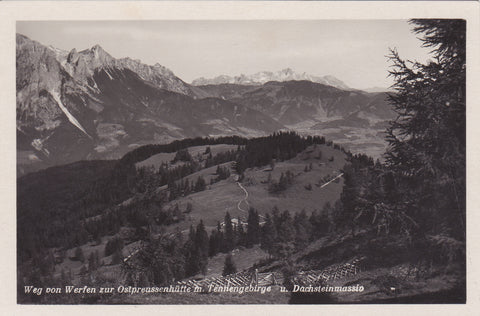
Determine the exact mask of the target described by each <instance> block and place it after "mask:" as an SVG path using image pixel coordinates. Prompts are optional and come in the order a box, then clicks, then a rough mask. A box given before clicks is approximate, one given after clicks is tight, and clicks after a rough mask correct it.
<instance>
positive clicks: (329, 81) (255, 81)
mask: <svg viewBox="0 0 480 316" xmlns="http://www.w3.org/2000/svg"><path fill="white" fill-rule="evenodd" d="M292 80H296V81H304V80H306V81H311V82H316V83H321V84H324V85H328V86H332V87H336V88H339V89H343V90H352V89H351V88H350V87H348V86H347V85H346V84H345V83H343V82H342V81H341V80H339V79H337V78H335V77H334V76H330V75H328V76H323V77H320V76H313V75H309V74H307V73H305V72H303V73H297V72H295V71H293V70H292V69H290V68H285V69H283V70H280V71H277V72H272V71H262V72H257V73H255V74H253V75H248V76H247V75H244V74H241V75H239V76H234V77H232V76H228V75H220V76H218V77H215V78H212V79H206V78H203V77H202V78H198V79H195V80H193V81H192V85H194V86H204V85H217V84H224V83H231V84H241V85H262V84H264V83H267V82H269V81H280V82H283V81H292Z"/></svg>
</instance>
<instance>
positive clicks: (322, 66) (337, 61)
mask: <svg viewBox="0 0 480 316" xmlns="http://www.w3.org/2000/svg"><path fill="white" fill-rule="evenodd" d="M410 30H411V26H410V25H409V24H408V23H407V21H405V20H366V21H364V20H343V21H341V20H330V21H329V20H318V21H295V20H292V21H287V20H271V21H135V22H123V21H122V22H109V21H99V22H96V21H85V22H83V21H81V22H71V21H69V22H37V21H35V22H17V32H19V33H21V34H24V35H26V36H28V37H30V38H31V39H33V40H36V41H38V42H40V43H42V44H45V45H52V46H54V47H58V48H61V49H65V50H71V49H72V48H76V49H77V50H83V49H86V48H90V47H92V46H94V45H95V44H99V45H100V46H102V47H103V48H104V49H105V50H106V51H107V52H108V53H110V54H111V55H112V56H113V57H115V58H121V57H127V56H128V57H131V58H134V59H140V60H141V61H142V62H144V63H146V64H151V65H153V64H155V63H157V62H158V63H160V64H161V65H163V66H165V67H167V68H169V69H170V70H172V71H173V72H174V73H175V74H176V75H177V76H178V77H180V78H181V79H183V80H184V81H186V82H191V81H192V80H193V79H196V78H198V77H207V78H210V77H214V76H217V75H221V74H227V75H239V74H242V73H243V74H247V75H248V74H252V73H255V72H259V71H265V70H268V71H277V70H281V69H284V68H287V67H289V68H292V69H293V70H295V71H297V72H307V73H309V74H312V75H320V76H322V75H333V76H335V77H337V78H338V79H340V80H342V81H344V82H345V83H346V84H347V85H349V86H351V87H353V88H360V89H362V88H369V87H374V86H380V87H387V86H390V84H391V83H392V81H391V78H387V71H388V68H389V65H390V64H389V62H388V60H387V58H386V57H385V55H387V54H388V48H389V47H392V48H393V47H396V48H397V49H398V50H399V53H400V55H401V56H402V57H404V58H409V59H413V60H419V61H425V60H426V59H427V56H428V49H425V48H421V42H420V41H419V40H418V39H417V38H416V36H415V34H412V33H411V31H410Z"/></svg>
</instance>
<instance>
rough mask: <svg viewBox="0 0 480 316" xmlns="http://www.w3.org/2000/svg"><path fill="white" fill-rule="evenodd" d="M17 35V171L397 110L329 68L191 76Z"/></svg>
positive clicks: (314, 127) (373, 119) (366, 122)
mask: <svg viewBox="0 0 480 316" xmlns="http://www.w3.org/2000/svg"><path fill="white" fill-rule="evenodd" d="M16 42H17V43H16V44H17V50H16V67H17V76H16V86H17V105H16V107H17V165H18V174H19V175H21V174H25V173H28V172H30V171H34V170H38V169H41V168H45V167H48V166H53V165H58V164H64V163H69V162H73V161H78V160H84V159H117V158H119V157H121V156H122V155H123V154H125V153H126V152H128V151H130V150H132V149H134V148H136V147H138V146H140V145H143V144H149V143H167V142H170V141H173V140H176V139H182V138H186V137H204V136H212V137H213V136H220V135H239V136H245V137H253V136H261V135H267V134H270V133H272V132H275V131H278V130H286V129H290V130H296V131H298V132H300V133H308V134H315V135H318V134H321V135H324V136H328V133H331V132H332V128H331V126H330V127H329V126H324V125H325V124H327V123H328V122H330V124H336V123H332V122H337V123H338V124H337V125H338V126H347V127H349V132H351V129H350V127H351V128H359V126H360V127H361V128H366V129H371V128H372V127H373V128H376V126H377V127H378V123H379V122H382V121H385V120H388V119H391V118H392V117H393V113H392V111H391V110H390V107H389V106H388V104H387V103H386V102H385V94H384V93H367V92H364V91H359V90H352V89H350V88H348V87H347V86H346V85H345V84H344V83H343V82H341V81H340V80H338V79H336V78H334V77H330V76H325V77H314V76H309V75H307V74H300V75H299V74H296V73H295V72H293V71H292V70H291V69H285V70H282V71H279V72H277V73H272V72H262V73H257V74H255V75H252V76H249V77H248V78H247V77H246V76H243V77H235V78H233V79H232V78H227V77H225V78H223V79H222V80H223V81H224V82H222V80H220V79H219V80H213V81H209V80H206V79H202V80H201V79H198V80H195V81H194V82H193V84H188V83H186V82H185V81H183V80H182V79H180V78H178V77H177V76H175V74H174V73H173V72H172V71H171V70H169V69H167V68H166V67H164V66H162V65H160V64H158V63H157V64H155V65H153V66H150V65H146V64H143V63H142V62H140V61H139V60H135V59H131V58H121V59H116V58H114V57H112V56H111V55H110V54H109V53H107V52H106V51H105V50H103V49H102V47H100V46H99V45H95V46H93V47H92V48H90V49H86V50H82V51H77V50H76V49H72V50H71V51H64V50H60V49H57V48H54V47H47V46H45V45H42V44H41V43H38V42H36V41H34V40H31V39H29V38H28V37H26V36H23V35H21V34H17V37H16ZM232 81H233V82H235V83H231V82H232ZM205 83H209V84H205ZM334 132H335V133H337V134H338V133H339V131H338V130H335V131H334ZM340 132H341V133H343V135H344V136H345V133H346V132H345V131H340ZM372 135H375V137H376V132H374V133H373V134H372ZM333 136H335V135H333ZM336 136H337V137H336V138H338V139H340V138H341V137H340V138H339V137H338V135H336ZM334 140H336V139H334ZM347 140H348V139H347ZM382 141H383V140H382ZM344 143H345V142H344ZM346 143H348V141H347V142H346Z"/></svg>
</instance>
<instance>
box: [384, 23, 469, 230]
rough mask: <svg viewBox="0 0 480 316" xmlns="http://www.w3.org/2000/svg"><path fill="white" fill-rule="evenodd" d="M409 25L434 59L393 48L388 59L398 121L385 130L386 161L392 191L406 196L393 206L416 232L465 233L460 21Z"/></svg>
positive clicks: (462, 33) (462, 32)
mask: <svg viewBox="0 0 480 316" xmlns="http://www.w3.org/2000/svg"><path fill="white" fill-rule="evenodd" d="M410 23H411V24H413V25H414V28H413V31H414V32H415V33H416V34H418V35H420V39H421V40H422V42H423V46H424V47H429V48H431V49H432V54H433V59H432V60H430V61H428V62H427V63H426V64H421V63H419V62H410V61H406V60H403V59H402V58H401V57H400V55H399V53H398V52H397V51H396V50H392V51H391V55H390V56H389V57H390V60H391V61H392V63H393V69H392V70H391V71H390V74H391V76H393V78H394V80H395V84H394V86H393V88H394V89H395V93H394V94H391V95H390V98H389V99H390V102H391V104H392V105H393V106H394V109H395V112H396V113H397V118H396V119H395V120H394V121H393V122H391V125H390V127H389V128H388V134H387V140H388V142H389V149H388V151H387V153H386V158H387V163H388V166H389V168H391V170H393V171H394V172H395V178H396V189H397V190H399V191H403V192H405V194H404V195H405V196H406V197H408V198H406V199H405V200H404V201H403V202H402V205H398V204H396V205H392V206H391V208H393V209H394V210H396V213H397V214H398V213H399V211H403V212H406V214H407V215H408V216H409V217H410V218H413V219H414V221H415V222H416V224H417V225H416V226H415V227H417V228H418V231H421V232H426V231H430V232H432V233H448V234H451V235H452V236H456V237H458V238H464V233H465V163H466V159H465V138H466V133H465V131H466V130H465V112H466V108H465V71H466V66H465V61H466V60H465V58H466V32H465V30H466V22H465V21H464V20H440V19H437V20H435V19H428V20H418V19H415V20H411V21H410ZM446 227H449V229H447V228H446Z"/></svg>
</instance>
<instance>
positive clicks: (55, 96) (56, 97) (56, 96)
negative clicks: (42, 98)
mask: <svg viewBox="0 0 480 316" xmlns="http://www.w3.org/2000/svg"><path fill="white" fill-rule="evenodd" d="M50 94H51V95H52V97H53V99H54V100H55V102H57V104H58V106H59V107H60V109H61V110H62V111H63V113H65V115H66V116H67V118H68V120H69V121H70V123H72V124H73V125H75V126H76V127H77V128H78V129H79V130H81V131H82V132H83V133H84V134H85V135H87V136H88V137H89V138H92V137H91V136H90V135H88V133H87V131H85V129H84V128H83V126H82V125H81V124H80V122H78V120H77V119H76V118H75V116H73V115H72V114H71V113H70V112H69V111H68V109H67V108H66V107H65V106H64V105H63V103H62V101H61V100H60V95H59V94H58V92H56V91H53V90H52V91H50Z"/></svg>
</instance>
